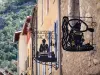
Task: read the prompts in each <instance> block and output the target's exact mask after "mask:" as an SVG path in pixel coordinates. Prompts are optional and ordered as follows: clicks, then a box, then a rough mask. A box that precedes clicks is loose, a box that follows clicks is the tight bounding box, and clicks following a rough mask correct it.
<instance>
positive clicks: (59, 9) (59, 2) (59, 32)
mask: <svg viewBox="0 0 100 75" xmlns="http://www.w3.org/2000/svg"><path fill="white" fill-rule="evenodd" d="M60 5H61V0H58V41H57V50H58V56H59V57H58V61H59V62H58V63H59V64H58V66H59V75H62V72H61V8H60Z"/></svg>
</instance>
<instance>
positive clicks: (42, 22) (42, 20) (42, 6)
mask: <svg viewBox="0 0 100 75" xmlns="http://www.w3.org/2000/svg"><path fill="white" fill-rule="evenodd" d="M43 4H44V3H43V0H42V24H43Z"/></svg>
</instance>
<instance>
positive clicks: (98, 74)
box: [89, 72, 100, 75]
mask: <svg viewBox="0 0 100 75" xmlns="http://www.w3.org/2000/svg"><path fill="white" fill-rule="evenodd" d="M89 75H100V72H98V73H96V74H89Z"/></svg>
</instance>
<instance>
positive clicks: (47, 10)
mask: <svg viewBox="0 0 100 75" xmlns="http://www.w3.org/2000/svg"><path fill="white" fill-rule="evenodd" d="M48 12H49V0H47V14H48Z"/></svg>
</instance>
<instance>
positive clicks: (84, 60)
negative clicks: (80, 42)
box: [61, 0, 100, 75]
mask: <svg viewBox="0 0 100 75" xmlns="http://www.w3.org/2000/svg"><path fill="white" fill-rule="evenodd" d="M67 3H68V0H61V16H62V17H63V16H65V15H67V12H68V7H67V5H68V4H67ZM99 14H100V0H80V16H81V17H92V19H91V18H84V20H85V21H88V22H87V23H88V24H89V26H90V27H91V25H93V27H94V29H95V32H94V38H93V40H94V44H96V45H94V46H95V49H94V50H93V51H87V52H68V51H64V50H63V49H62V53H61V55H62V61H61V63H62V75H100V46H99V45H100V25H99V24H100V21H99V19H100V15H99ZM88 34H89V33H86V37H87V36H88ZM89 38H90V37H89Z"/></svg>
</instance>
